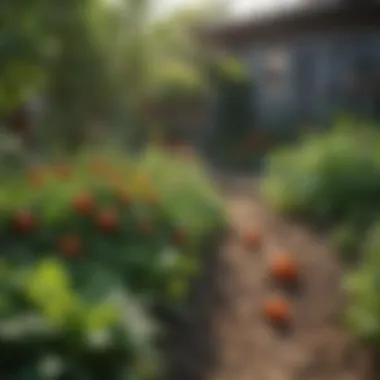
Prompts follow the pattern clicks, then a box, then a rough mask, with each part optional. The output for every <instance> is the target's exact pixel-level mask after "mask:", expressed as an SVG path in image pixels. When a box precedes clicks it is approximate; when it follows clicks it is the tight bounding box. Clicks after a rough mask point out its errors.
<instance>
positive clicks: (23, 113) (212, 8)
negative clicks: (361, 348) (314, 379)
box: [0, 0, 380, 380]
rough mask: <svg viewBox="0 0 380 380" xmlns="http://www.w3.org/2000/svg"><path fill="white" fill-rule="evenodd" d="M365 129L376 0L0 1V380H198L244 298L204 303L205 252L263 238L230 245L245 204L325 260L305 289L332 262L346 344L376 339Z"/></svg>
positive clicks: (379, 143) (374, 162) (377, 104)
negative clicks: (306, 235) (275, 218)
mask: <svg viewBox="0 0 380 380" xmlns="http://www.w3.org/2000/svg"><path fill="white" fill-rule="evenodd" d="M379 118H380V2H379V1H378V0H286V1H285V0H203V1H201V0H0V181H1V183H0V255H1V256H0V347H2V348H3V351H4V354H2V358H1V360H0V377H2V378H4V379H7V380H8V379H9V380H49V379H50V380H53V379H55V380H90V379H93V380H103V379H105V378H106V377H110V378H111V380H124V379H125V380H153V379H161V378H165V379H166V378H168V379H169V378H170V379H173V380H178V379H191V380H193V379H195V380H199V379H205V380H209V379H211V375H210V373H209V372H207V371H206V370H205V368H204V367H207V365H209V363H208V362H209V361H211V359H209V357H210V356H212V354H210V352H209V351H215V346H218V344H215V342H216V340H215V337H212V331H214V327H215V325H217V324H218V323H217V322H214V325H213V324H212V322H210V321H211V320H213V321H214V320H215V318H214V317H215V315H216V316H218V317H219V316H221V322H220V325H221V326H222V327H223V326H224V325H223V324H228V323H230V322H231V320H230V319H229V317H228V312H231V311H232V312H238V310H237V306H236V305H235V304H236V302H235V300H236V299H240V298H239V297H240V296H242V294H240V293H239V294H235V293H234V291H232V293H231V294H233V296H232V298H233V300H232V301H233V302H231V304H228V305H229V306H227V309H228V308H229V309H228V310H229V311H228V312H227V314H223V312H221V311H220V310H219V309H216V308H214V304H213V302H214V298H213V297H216V298H217V296H215V294H214V293H213V292H214V287H216V286H217V285H215V283H217V284H218V285H219V286H222V285H223V286H224V285H225V287H226V288H227V290H228V289H230V288H228V286H230V285H229V283H228V281H227V276H224V274H223V273H224V272H218V270H219V264H218V263H219V261H218V259H215V257H213V255H214V256H216V257H219V258H220V256H221V255H222V252H224V250H223V247H224V248H226V250H227V251H229V250H231V248H230V247H229V246H228V247H226V246H223V245H222V247H220V245H221V244H223V241H224V240H223V239H222V238H221V237H220V232H221V231H222V232H223V236H227V237H228V238H230V239H232V241H234V242H235V243H236V244H235V245H236V247H238V248H237V251H238V252H240V251H239V247H240V249H242V250H243V251H244V249H245V251H244V252H246V253H247V252H248V253H249V252H251V251H253V250H256V251H258V250H260V249H262V245H261V243H262V242H263V240H262V237H263V236H264V234H265V232H270V233H271V234H272V235H271V236H273V235H274V238H276V235H277V234H278V231H277V230H274V229H273V230H272V226H266V225H264V222H262V224H263V225H260V226H258V227H260V228H256V227H257V226H256V225H254V218H253V217H252V218H251V216H249V217H247V218H246V219H244V218H245V216H244V217H240V216H239V215H240V214H239V212H240V211H239V212H237V213H235V211H234V212H233V214H234V215H235V214H237V215H238V217H236V218H235V219H238V220H239V219H241V220H240V223H238V224H239V226H240V225H243V227H244V231H237V228H236V225H235V219H234V218H231V215H230V214H231V212H230V211H231V208H233V209H234V210H235V208H237V209H239V210H241V209H243V210H248V211H249V210H251V211H252V215H255V212H257V207H256V206H257V204H259V205H260V206H262V208H263V210H264V211H263V213H264V216H265V215H267V214H268V215H269V213H270V212H272V211H273V210H274V211H275V212H276V213H277V214H281V215H286V216H287V217H293V218H295V217H296V218H297V220H301V221H302V225H303V226H304V227H305V226H313V228H315V229H316V230H318V233H319V234H318V237H316V238H315V239H317V240H318V241H319V240H321V245H322V246H323V245H325V244H326V245H327V244H328V245H329V246H330V245H331V246H332V247H333V249H334V252H335V251H336V252H337V253H340V254H341V255H336V256H334V258H335V259H337V258H338V260H339V265H340V266H339V265H338V264H336V263H334V264H332V263H331V261H328V260H325V259H324V258H323V257H325V256H323V255H322V254H321V255H319V253H320V252H321V251H322V250H321V248H320V247H319V248H316V249H315V252H316V253H317V255H316V257H317V258H316V262H319V263H322V265H321V266H320V267H318V265H315V273H316V276H317V277H316V278H317V280H315V283H320V284H327V281H325V277H323V275H324V274H325V273H327V272H328V268H335V267H334V265H338V266H339V268H340V269H343V271H344V272H345V269H346V267H347V265H351V266H352V267H350V268H352V269H353V270H352V273H351V272H350V273H349V274H348V275H347V276H345V277H344V284H345V289H346V290H347V291H348V292H349V293H350V294H351V295H352V300H350V302H349V303H348V306H347V308H345V309H344V313H341V311H342V310H339V311H338V312H339V313H340V314H344V316H345V317H347V318H346V319H347V320H348V322H349V323H348V328H346V329H345V330H344V331H345V332H347V333H348V334H350V335H349V336H350V337H351V336H353V337H355V338H358V339H360V340H361V341H364V342H366V343H367V344H368V345H369V346H371V347H373V346H376V345H377V346H378V342H379V339H380V300H379V296H378V283H379V274H378V273H377V272H378V268H380V267H379V265H378V263H379V259H378V258H377V255H378V254H379V252H380V248H379V247H380V239H379V238H378V236H380V235H379V225H380V218H379V215H380V207H379V205H380V197H379V194H380V154H379V152H380V132H379V129H378V127H379ZM216 178H218V180H216ZM219 179H223V181H224V182H223V181H219ZM240 180H242V182H240ZM244 181H246V182H244ZM222 182H223V183H222ZM241 183H243V185H242V186H240V185H241ZM237 184H238V185H239V186H240V187H239V186H237ZM237 188H239V189H240V190H239V191H237V190H236V189H237ZM231 189H232V190H231ZM258 190H259V191H258ZM259 192H260V194H261V195H260V197H258V196H257V194H258V193H259ZM242 194H243V195H244V194H245V195H244V196H242ZM242 197H243V198H244V197H245V198H244V202H243V201H242ZM236 205H238V206H239V207H237V206H236ZM253 205H256V206H253ZM255 207H256V208H255ZM266 207H270V208H271V211H270V212H269V211H268V209H267V208H266ZM378 208H379V210H377V209H378ZM255 210H256V211H255ZM277 214H276V215H277ZM242 215H243V214H242ZM232 219H234V220H232ZM264 219H265V218H263V219H260V223H261V220H264ZM256 222H257V221H256ZM256 224H257V223H256ZM292 228H293V229H291V231H293V232H292V233H291V234H290V235H289V236H292V234H294V236H298V235H297V232H299V231H302V232H304V230H303V229H302V226H301V227H299V226H298V227H294V226H293V227H292ZM266 229H268V231H266ZM245 230H248V231H245ZM226 231H228V232H226ZM217 233H219V235H217ZM215 236H216V237H215ZM281 239H282V240H281ZM281 239H280V241H282V244H283V245H284V249H283V250H287V249H288V248H287V247H288V245H289V246H290V247H293V245H292V244H291V242H290V238H289V240H287V238H283V237H281ZM315 239H314V240H315ZM264 240H265V239H264ZM296 240H297V239H296ZM312 240H313V239H310V241H312ZM206 243H207V244H206ZM287 244H288V245H287ZM290 250H291V249H290ZM302 251H303V253H305V252H307V253H308V252H309V246H305V247H302ZM231 252H232V253H231V254H232V256H235V253H236V252H235V251H231ZM313 252H314V251H313ZM210 256H212V257H213V258H211V259H210ZM238 256H239V255H238ZM243 256H244V255H242V256H241V257H240V256H239V257H237V261H238V262H239V260H240V263H243V265H241V266H242V267H246V268H248V269H249V268H250V267H249V263H248V262H247V261H246V262H244V260H245V259H244V257H243ZM285 256H286V255H285ZM332 256H333V255H330V256H329V259H331V257H332ZM250 257H252V256H250ZM286 257H287V256H286ZM299 257H301V256H299ZM208 260H211V264H210V265H209V264H208ZM213 260H214V261H213ZM215 260H216V261H215ZM318 260H325V261H323V262H322V261H318ZM251 264H252V263H251ZM280 264H281V265H280V275H278V273H279V272H278V271H277V269H276V270H274V269H273V268H272V269H273V270H272V271H273V272H275V273H274V274H275V275H277V276H280V277H281V276H282V275H283V274H284V272H283V271H282V270H283V269H284V266H283V264H284V261H281V260H280ZM260 265H262V264H260ZM284 265H285V269H284V270H285V272H286V273H285V277H286V278H287V279H289V276H288V275H289V271H288V269H289V268H291V269H290V273H291V276H293V277H296V275H297V274H298V272H297V271H298V269H297V268H298V267H295V266H294V262H292V261H291V262H289V257H287V261H286V260H285V264H284ZM292 265H293V266H292ZM226 266H227V269H228V267H229V266H230V269H231V268H232V267H233V264H231V263H230V264H228V263H227V264H226ZM209 267H210V268H211V269H210V268H209ZM259 267H260V266H259ZM260 268H261V267H260ZM276 268H278V267H276ZM294 268H296V269H294ZM326 268H327V269H326ZM261 269H262V271H264V270H267V268H261ZM312 269H313V270H314V268H312ZM256 272H257V271H256ZM256 272H255V273H256ZM236 273H237V274H236ZM276 273H277V274H276ZM235 274H236V276H237V278H238V279H241V278H243V277H244V273H243V271H242V269H240V271H239V270H237V271H236V272H235ZM272 274H273V273H272ZM239 276H240V277H239ZM250 276H251V272H250V273H249V276H248V277H250ZM291 276H290V277H291ZM318 276H319V277H318ZM332 277H333V279H334V280H336V279H338V280H339V281H340V279H341V277H342V275H341V273H340V272H339V273H338V270H336V271H335V269H334V271H332ZM346 277H347V278H346ZM283 278H284V277H282V279H283ZM313 278H314V277H313ZM346 280H347V281H346ZM197 281H198V282H200V284H199V283H198V282H197ZM306 282H307V279H306ZM194 283H196V284H197V285H196V286H195V285H194ZM315 283H313V284H311V286H314V285H315ZM329 284H330V283H329ZM334 284H335V283H334ZM223 286H222V287H223ZM260 286H261V285H260ZM328 286H331V287H332V286H335V285H331V284H330V285H328ZM237 288H239V287H237ZM337 288H338V286H335V288H334V290H336V289H337ZM223 289H224V288H223ZM239 289H240V288H239ZM316 289H317V288H316ZM318 289H319V290H318ZM318 289H317V290H316V291H315V293H313V294H314V295H313V297H316V298H318V297H319V298H318V299H319V300H320V299H324V295H319V292H320V289H321V288H318ZM339 289H340V288H339ZM227 290H224V292H225V293H228V291H227ZM330 290H331V289H330ZM260 292H262V293H264V291H262V289H261V288H260V291H259V293H260ZM311 293H312V292H311ZM327 293H329V294H330V292H329V289H327ZM194 294H195V295H194ZM223 294H224V293H223ZM247 294H248V293H247ZM265 294H266V293H265ZM248 295H249V297H251V298H250V301H249V302H248V304H249V305H252V304H253V301H252V300H253V299H254V298H255V297H256V293H255V292H254V291H253V293H252V294H248ZM318 295H319V296H318ZM224 296H225V297H227V295H226V294H224ZM317 296H318V297H317ZM265 297H266V295H265ZM310 297H312V296H310ZM331 297H335V293H334V292H333V291H331ZM219 298H223V297H222V296H220V297H219ZM227 298H228V297H227ZM306 298H308V297H305V299H306ZM336 298H338V296H337V297H336ZM310 299H311V298H310ZM277 301H278V300H277ZM311 301H313V299H311ZM311 301H310V302H311ZM302 302H303V301H302ZM302 302H301V303H300V305H301V306H300V310H302V309H305V310H306V309H309V308H308V304H307V303H302ZM313 302H314V301H313ZM331 303H332V304H334V305H335V304H336V305H338V306H339V307H340V305H341V303H340V302H338V300H336V299H335V298H334V299H333V300H332V301H331ZM231 305H232V306H231ZM234 305H235V306H234ZM284 305H285V306H284ZM271 306H273V304H271ZM325 306H326V305H325ZM291 307H292V305H290V301H289V300H288V299H285V300H284V299H280V303H276V302H275V303H274V307H273V308H269V309H265V310H264V311H265V313H264V314H266V315H265V316H266V317H267V319H272V322H273V319H274V320H275V321H277V322H279V321H280V322H284V321H285V322H288V320H289V319H291V318H292V313H290V312H289V310H290V308H291ZM268 310H269V311H268ZM320 310H324V304H323V302H322V301H321V304H319V303H318V311H320ZM340 314H339V315H340ZM226 315H227V316H226ZM318 315H319V314H318ZM191 318H193V319H195V320H196V322H194V326H195V327H194V326H193V325H191V323H193V322H191V323H190V322H189V320H192V319H191ZM316 318H317V317H316ZM318 318H319V317H318ZM318 318H317V319H318ZM216 319H217V318H216ZM301 319H303V320H305V321H306V322H305V323H306V324H307V323H309V322H310V321H314V320H313V318H309V319H308V318H306V317H305V318H300V320H301ZM188 323H190V325H191V326H193V327H191V328H190V327H189V326H190V325H189V324H188ZM323 323H324V322H321V326H322V325H323ZM233 324H234V327H236V328H237V329H239V328H240V332H241V333H242V334H241V335H244V336H246V331H245V330H244V328H245V329H246V330H248V329H250V326H248V327H247V326H246V327H244V326H243V324H240V321H237V320H235V321H234V322H233ZM342 324H343V323H342ZM211 325H212V326H211ZM258 325H259V329H258V331H261V330H260V329H261V328H262V324H261V325H260V324H259V323H258ZM305 326H306V325H305ZM310 326H312V322H310ZM323 326H324V325H323ZM193 328H194V329H193ZM188 329H189V331H190V333H187V335H186V333H185V331H187V330H188ZM192 329H193V330H192ZM173 331H175V333H173V334H174V337H173V336H172V335H171V333H172V332H173ZM237 335H238V334H235V335H234V334H231V335H230V336H231V337H234V336H235V337H236V336H237ZM259 335H260V334H258V336H259ZM326 335H328V336H329V337H331V336H332V334H326ZM185 337H186V338H185ZM255 339H256V338H255ZM306 340H307V339H306ZM299 341H300V340H299ZM173 342H174V343H173ZM210 342H211V343H210ZM297 342H298V341H297ZM277 343H278V341H277V340H276V338H274V340H273V342H272V344H273V347H277ZM260 345H261V342H260V341H258V343H257V344H256V347H261V346H260ZM327 345H328V346H331V347H333V346H332V345H330V344H327ZM209 346H213V349H211V348H210V347H209ZM178 347H182V348H178ZM220 347H222V348H223V347H224V348H229V343H228V342H227V343H224V344H220ZM231 347H232V346H231ZM268 347H269V346H268ZM305 347H306V346H305ZM307 347H309V346H307ZM217 348H218V347H217ZM235 348H236V346H235ZM303 348H304V347H301V351H303ZM237 350H238V349H237ZM177 351H178V352H177ZM243 351H244V352H242V351H240V355H239V354H238V355H237V357H238V359H239V360H240V359H241V358H244V353H245V350H243ZM238 352H239V350H238ZM252 352H255V353H256V351H252V350H251V351H249V350H247V353H249V354H250V355H251V354H252V357H253V356H254V354H253V353H252ZM268 352H271V349H268ZM178 355H182V357H180V356H178ZM169 358H170V360H169ZM189 358H190V359H189ZM255 358H259V359H260V355H258V356H255ZM189 361H190V362H191V361H192V362H191V363H190V364H188V362H189ZM206 362H207V363H206ZM220 362H221V363H222V364H221V365H219V368H222V370H221V371H222V374H224V375H226V373H228V371H227V370H225V371H224V369H223V368H224V367H223V366H224V365H227V364H226V363H227V361H226V360H220ZM246 362H248V363H250V364H251V365H252V363H253V362H252V360H251V358H249V359H248V360H246ZM20 363H21V364H20ZM168 363H169V364H168ZM170 363H171V364H173V363H174V364H173V366H171V365H170ZM183 363H185V364H183ZM194 363H195V364H194ZM268 363H269V364H268ZM268 363H267V366H268V368H270V367H272V364H273V362H271V361H270V360H269V361H268ZM260 364H261V363H260ZM197 365H198V367H199V368H198V367H196V366H197ZM247 365H248V364H247ZM186 366H187V367H186ZM194 366H195V367H196V369H194V368H195V367H194ZM202 366H204V367H202ZM172 367H173V368H172ZM201 367H202V368H201ZM191 368H192V369H191ZM231 368H232V367H231ZM231 368H229V371H230V372H231ZM169 369H170V370H169ZM268 370H269V369H268ZM170 371H172V372H170ZM176 371H177V372H176ZM181 371H182V372H181ZM191 371H193V372H191ZM223 371H224V372H223ZM232 372H233V371H232ZM285 372H286V371H285ZM285 372H284V373H285ZM253 373H255V372H252V371H251V372H249V371H248V375H247V377H246V378H248V377H249V378H251V377H252V374H253ZM169 374H170V376H171V377H170V376H169ZM166 375H167V376H166ZM201 375H202V376H203V377H201ZM208 375H209V376H208ZM230 375H231V373H230ZM230 375H226V376H227V377H223V378H224V379H233V380H237V377H234V376H235V373H234V372H233V373H232V375H231V376H230ZM335 375H336V374H335ZM165 376H166V377H165ZM207 376H208V377H207ZM228 376H230V377H228ZM321 376H322V377H321V379H323V380H328V378H327V377H323V376H324V375H321ZM242 378H243V377H242ZM244 378H245V377H244ZM268 378H269V377H268ZM289 378H290V377H289ZM331 378H334V380H335V379H337V378H338V375H336V376H335V377H331ZM339 378H340V377H339ZM342 378H343V377H342ZM363 378H364V377H362V376H361V375H358V377H357V379H363ZM300 379H301V377H300ZM374 379H378V376H377V377H376V376H375V377H374Z"/></svg>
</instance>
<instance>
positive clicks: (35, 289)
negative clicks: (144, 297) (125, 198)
mask: <svg viewBox="0 0 380 380" xmlns="http://www.w3.org/2000/svg"><path fill="white" fill-rule="evenodd" d="M0 271H1V288H0V291H1V294H0V296H1V298H0V299H1V308H0V341H1V345H2V347H3V348H4V352H3V357H2V365H1V367H0V373H1V375H2V376H4V377H5V378H7V379H15V380H18V379H24V378H27V379H34V378H36V379H57V378H62V377H64V378H67V379H103V378H105V376H109V377H110V378H111V379H120V378H125V379H129V378H130V377H129V376H135V378H138V379H149V378H150V376H148V374H144V372H141V367H142V365H146V366H149V365H153V364H154V360H155V359H154V357H153V356H152V354H153V353H152V352H151V347H152V343H153V338H154V335H153V333H154V329H153V325H152V322H151V321H150V320H149V318H148V317H147V315H146V312H145V311H144V310H140V311H139V313H138V315H137V314H136V308H137V306H136V304H135V301H133V299H132V298H130V296H129V295H128V293H126V292H123V291H122V289H117V288H115V287H112V288H110V289H108V292H107V293H106V294H104V293H103V294H101V293H98V297H97V298H89V297H88V296H87V295H86V294H85V293H84V292H83V291H81V290H80V289H79V288H77V287H75V285H74V281H73V280H72V278H71V276H70V271H69V268H68V267H67V266H66V265H65V263H64V262H63V261H61V260H59V259H56V258H46V259H40V260H36V261H35V262H34V264H32V265H29V266H22V267H20V266H14V265H10V264H8V263H7V262H5V261H4V260H2V261H1V267H0ZM117 291H119V292H121V293H120V294H119V295H118V294H117V293H115V292H117ZM143 323H145V324H146V325H147V326H148V325H149V326H151V327H149V329H148V330H147V329H146V330H145V332H144V333H143V334H140V335H137V334H136V333H135V330H136V329H138V327H137V326H139V325H142V324H143ZM154 365H155V364H154Z"/></svg>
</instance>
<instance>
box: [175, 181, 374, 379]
mask: <svg viewBox="0 0 380 380" xmlns="http://www.w3.org/2000/svg"><path fill="white" fill-rule="evenodd" d="M217 177H218V179H217V182H218V183H219V184H220V185H221V188H222V189H223V192H224V194H225V197H226V207H227V213H228V219H229V231H228V233H225V234H223V237H220V236H219V237H217V239H216V240H217V242H218V243H219V244H217V246H218V247H217V249H215V253H214V250H212V253H214V254H212V255H211V257H210V263H208V265H207V267H208V269H206V273H205V276H204V278H202V279H200V281H199V283H198V285H197V286H196V287H195V289H196V291H195V294H194V298H193V303H192V305H191V310H190V311H191V313H190V317H189V318H188V320H187V321H186V322H185V324H180V325H179V326H178V329H177V332H176V334H174V335H173V337H174V340H173V342H172V344H171V347H172V353H174V355H172V362H173V364H174V366H173V369H172V370H173V371H172V373H171V376H169V378H170V380H378V378H379V377H378V376H376V374H374V372H375V371H374V368H373V367H374V366H373V360H371V357H370V355H369V354H368V353H367V352H366V351H365V350H364V349H362V348H361V347H359V345H358V344H357V343H355V341H353V340H352V339H351V338H350V337H349V335H348V334H347V333H346V331H345V330H344V328H343V327H342V323H341V321H342V311H343V306H344V297H343V294H342V293H341V290H340V286H339V284H340V280H341V275H342V270H343V268H341V265H340V263H339V260H338V256H337V254H336V253H335V252H333V251H332V250H330V249H329V248H328V247H327V245H325V244H324V243H323V239H322V238H321V237H320V236H318V235H317V234H316V233H315V232H313V231H310V230H308V229H307V228H306V227H305V226H300V225H297V224H296V223H293V222H290V221H288V220H285V219H282V218H280V217H279V216H278V215H275V214H273V213H272V212H271V211H270V210H269V208H267V207H266V206H265V205H264V203H263V202H262V200H261V199H260V196H259V194H258V191H257V190H255V189H257V187H258V186H257V183H258V182H257V181H252V179H242V178H240V179H239V178H231V177H228V176H217ZM255 226H257V227H258V228H259V229H260V230H261V231H262V236H263V240H262V243H261V245H260V247H259V248H258V249H256V250H251V249H247V248H245V246H244V244H243V240H242V239H241V233H242V232H243V231H244V229H245V228H247V227H255ZM206 252H207V253H210V252H211V251H210V248H207V249H206ZM279 252H280V253H281V252H286V253H289V254H291V255H294V258H295V259H296V260H297V262H298V264H299V267H300V268H301V275H302V279H303V281H302V283H301V286H300V289H299V291H298V292H293V293H292V294H289V293H287V292H284V291H283V290H282V289H280V288H279V287H278V286H275V285H274V284H273V283H271V281H270V279H269V276H268V262H269V261H270V259H271V257H273V255H276V254H277V253H279ZM274 294H282V295H284V296H285V297H287V298H288V299H289V300H290V302H291V304H292V307H293V313H292V314H293V320H292V324H291V326H290V329H289V330H288V331H283V332H279V331H276V330H275V329H274V328H273V327H271V326H270V325H269V324H268V323H267V322H266V320H265V318H264V317H263V313H262V304H263V302H264V301H265V300H266V299H267V297H269V296H271V295H274ZM377 373H379V372H377Z"/></svg>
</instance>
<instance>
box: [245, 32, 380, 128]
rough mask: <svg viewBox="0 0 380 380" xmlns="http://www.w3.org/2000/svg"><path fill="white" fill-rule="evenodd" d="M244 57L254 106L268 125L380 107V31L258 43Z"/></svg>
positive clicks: (317, 121) (318, 121) (311, 121)
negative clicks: (359, 67)
mask: <svg viewBox="0 0 380 380" xmlns="http://www.w3.org/2000/svg"><path fill="white" fill-rule="evenodd" d="M276 54H277V58H276ZM241 56H242V58H243V60H245V61H246V63H247V64H248V67H249V71H250V77H251V81H252V84H253V86H252V111H253V112H254V114H255V119H256V120H257V124H258V125H261V126H263V127H265V128H267V129H274V130H276V129H277V128H281V127H283V126H284V124H291V125H294V126H295V127H298V126H301V127H302V126H303V125H305V126H308V125H313V126H314V125H328V123H329V122H330V121H331V119H332V118H333V117H334V115H335V114H336V113H337V112H339V111H342V110H347V109H348V110H350V111H351V112H353V113H356V114H358V115H360V116H363V117H367V116H373V115H374V113H376V109H378V111H379V110H380V99H379V95H380V80H379V79H380V31H379V32H359V31H352V32H350V33H348V32H344V33H343V32H342V33H336V32H335V33H333V32H331V33H329V34H326V33H324V34H323V33H320V34H314V35H313V34H310V35H304V36H299V37H294V38H292V39H287V40H281V39H278V40H272V41H266V42H255V43H254V44H252V45H251V46H249V47H248V48H247V49H245V50H244V52H243V53H241ZM274 57H275V58H274ZM278 57H280V58H278ZM273 60H274V61H275V63H274V64H273ZM276 61H280V63H279V62H277V63H276ZM281 61H282V62H281ZM361 61H362V64H363V63H364V66H363V67H362V72H361V73H359V72H358V71H357V66H358V65H359V66H360V64H361V63H360V62H361ZM370 66H371V67H370ZM376 96H377V100H376V99H375V98H376ZM376 102H377V106H376ZM378 111H377V112H378Z"/></svg>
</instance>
